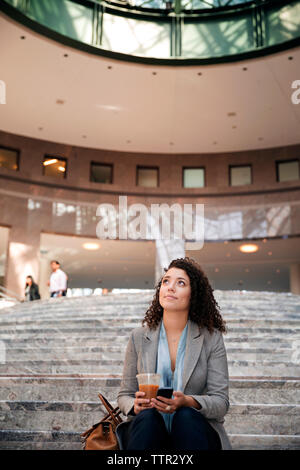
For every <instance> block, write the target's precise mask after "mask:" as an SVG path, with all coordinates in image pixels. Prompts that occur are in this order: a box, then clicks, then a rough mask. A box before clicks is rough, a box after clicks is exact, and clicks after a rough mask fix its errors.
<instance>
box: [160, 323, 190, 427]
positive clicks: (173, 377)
mask: <svg viewBox="0 0 300 470" xmlns="http://www.w3.org/2000/svg"><path fill="white" fill-rule="evenodd" d="M187 329H188V323H187V324H186V326H185V328H184V330H183V332H182V333H181V336H180V340H179V343H178V348H177V355H176V365H175V370H174V373H172V369H171V359H170V352H169V345H168V339H167V334H166V330H165V327H164V322H163V321H162V322H161V328H160V334H159V342H158V351H157V362H156V373H157V374H160V382H159V386H160V387H172V388H173V390H174V392H176V391H177V392H178V391H179V392H183V390H182V373H183V364H184V356H185V346H186V337H187ZM161 415H162V417H163V418H164V421H165V424H166V428H167V430H168V431H169V432H170V431H171V426H172V420H173V416H174V413H172V414H169V413H161Z"/></svg>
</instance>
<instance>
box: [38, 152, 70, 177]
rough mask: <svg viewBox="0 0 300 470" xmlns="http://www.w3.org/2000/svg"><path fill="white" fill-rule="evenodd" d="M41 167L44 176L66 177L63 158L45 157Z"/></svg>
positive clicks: (65, 162) (65, 165) (65, 166)
mask: <svg viewBox="0 0 300 470" xmlns="http://www.w3.org/2000/svg"><path fill="white" fill-rule="evenodd" d="M43 167H44V175H46V176H54V177H55V178H60V179H62V178H65V177H66V170H67V161H66V160H65V159H60V158H57V157H45V158H44V162H43Z"/></svg>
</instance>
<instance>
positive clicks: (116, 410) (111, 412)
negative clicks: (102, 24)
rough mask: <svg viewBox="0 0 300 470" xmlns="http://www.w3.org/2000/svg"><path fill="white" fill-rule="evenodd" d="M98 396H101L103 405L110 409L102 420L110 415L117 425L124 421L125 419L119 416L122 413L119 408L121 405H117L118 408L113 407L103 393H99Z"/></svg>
mask: <svg viewBox="0 0 300 470" xmlns="http://www.w3.org/2000/svg"><path fill="white" fill-rule="evenodd" d="M98 397H99V398H100V400H101V401H102V403H103V405H104V406H105V408H106V409H107V411H108V415H106V416H105V417H104V418H103V419H102V421H104V420H105V419H107V418H108V417H109V416H110V417H111V418H112V420H113V422H114V423H115V425H118V424H120V423H122V421H123V420H122V418H121V417H120V416H119V415H120V413H121V410H120V409H119V407H118V406H117V407H116V408H113V407H112V406H111V404H110V403H109V401H108V400H107V399H106V398H105V397H104V396H103V395H102V394H101V393H99V394H98Z"/></svg>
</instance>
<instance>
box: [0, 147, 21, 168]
mask: <svg viewBox="0 0 300 470" xmlns="http://www.w3.org/2000/svg"><path fill="white" fill-rule="evenodd" d="M0 167H1V168H8V169H9V170H15V171H17V170H18V169H19V163H18V151H17V150H9V149H5V148H0Z"/></svg>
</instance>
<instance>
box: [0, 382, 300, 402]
mask: <svg viewBox="0 0 300 470" xmlns="http://www.w3.org/2000/svg"><path fill="white" fill-rule="evenodd" d="M120 386H121V377H116V378H107V377H101V378H97V377H70V376H67V377H51V376H48V377H46V376H45V377H9V376H7V377H0V400H8V401H13V400H17V401H21V400H23V401H28V400H29V401H30V400H34V401H47V400H48V401H63V400H65V399H66V398H67V399H68V400H70V401H96V400H97V399H98V393H102V394H104V396H105V397H107V399H108V400H109V401H115V400H116V398H117V394H118V391H119V389H120ZM229 397H230V403H231V404H234V403H245V404H247V403H253V404H255V403H277V404H280V403H282V404H288V403H296V404H300V379H299V380H272V379H269V380H266V379H257V378H256V379H230V383H229Z"/></svg>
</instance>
